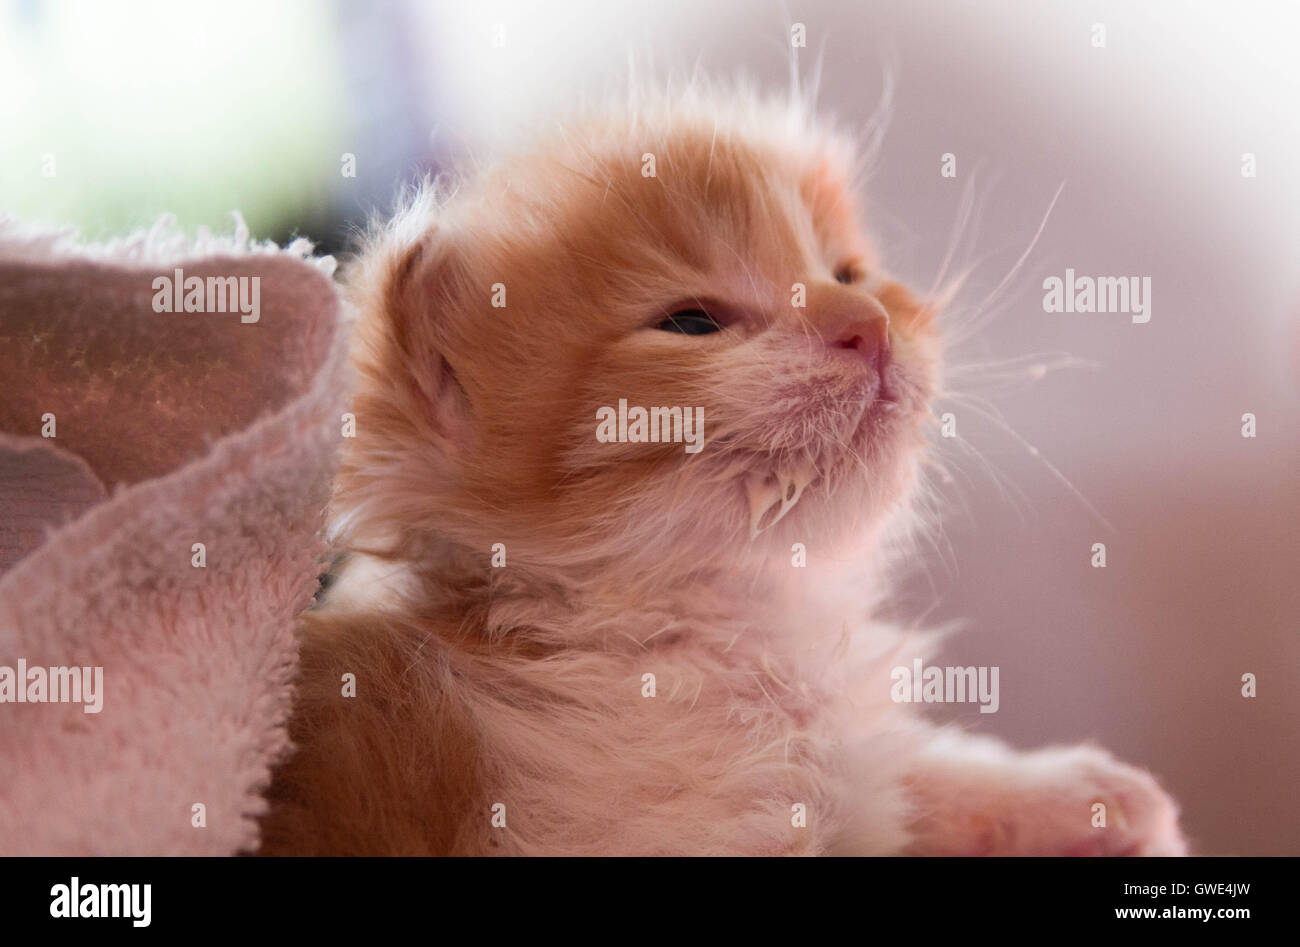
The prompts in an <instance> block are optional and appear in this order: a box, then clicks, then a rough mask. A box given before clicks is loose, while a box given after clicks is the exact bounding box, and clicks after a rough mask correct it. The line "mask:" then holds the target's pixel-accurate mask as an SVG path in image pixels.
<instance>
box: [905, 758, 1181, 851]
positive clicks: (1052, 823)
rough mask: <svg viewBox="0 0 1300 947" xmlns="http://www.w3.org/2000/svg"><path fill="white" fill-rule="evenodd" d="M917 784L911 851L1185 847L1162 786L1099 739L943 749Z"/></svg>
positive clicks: (1171, 803) (1175, 813)
mask: <svg viewBox="0 0 1300 947" xmlns="http://www.w3.org/2000/svg"><path fill="white" fill-rule="evenodd" d="M976 746H979V745H978V744H976ZM914 788H915V790H916V791H917V795H918V797H919V802H920V808H921V813H922V815H921V818H920V819H919V820H918V822H917V824H916V825H915V826H914V827H913V828H914V843H913V845H912V846H911V851H912V852H913V853H915V854H928V855H1067V856H1078V855H1111V856H1116V855H1186V854H1187V842H1186V841H1185V840H1184V838H1183V835H1182V832H1181V831H1180V830H1179V827H1178V806H1177V804H1176V803H1175V802H1174V801H1173V799H1172V798H1171V797H1170V796H1169V795H1168V793H1166V792H1165V791H1164V790H1163V789H1161V788H1160V786H1159V784H1158V783H1157V782H1156V781H1155V779H1154V778H1152V776H1151V775H1150V774H1149V773H1147V772H1145V771H1143V770H1141V769H1138V768H1137V767H1135V766H1130V765H1128V764H1127V763H1121V762H1120V761H1119V760H1117V759H1115V758H1114V757H1113V756H1111V755H1110V754H1109V753H1107V752H1106V751H1105V750H1100V749H1097V748H1095V747H1088V746H1077V747H1068V748H1060V749H1046V750H1037V751H1034V752H1030V753H1015V752H1013V751H1009V750H1006V749H1005V748H997V749H994V750H991V751H988V752H985V753H979V752H978V751H977V752H976V753H975V754H973V755H972V756H970V757H967V758H966V759H965V760H963V761H958V760H954V759H952V758H949V759H948V760H946V761H945V765H943V766H942V767H941V768H940V769H937V770H932V771H930V772H927V773H926V774H925V777H923V781H922V780H918V781H917V782H916V783H915V784H914Z"/></svg>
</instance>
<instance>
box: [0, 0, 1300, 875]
mask: <svg viewBox="0 0 1300 947" xmlns="http://www.w3.org/2000/svg"><path fill="white" fill-rule="evenodd" d="M796 23H801V24H803V25H804V27H805V29H806V34H807V48H806V49H802V50H799V51H798V52H799V65H800V70H801V72H802V73H803V74H804V75H805V77H811V76H812V75H813V74H814V73H815V72H817V70H818V67H817V62H818V60H819V59H820V62H821V66H820V73H821V96H820V101H821V103H822V105H823V107H824V108H825V110H826V111H828V112H829V113H832V114H834V115H836V116H838V117H839V118H840V119H842V120H843V122H844V123H845V124H847V125H848V126H850V127H854V128H859V129H864V130H865V129H866V128H867V125H868V121H869V119H870V116H871V115H872V114H873V112H875V110H876V108H877V106H878V105H879V103H880V100H881V95H882V90H883V88H884V85H885V82H884V78H883V77H884V75H885V72H886V66H888V67H889V69H890V71H891V73H892V76H893V82H894V94H893V117H892V122H891V124H890V127H889V131H888V134H887V136H886V137H885V139H884V145H883V149H882V152H881V155H880V159H879V161H878V163H877V168H876V171H875V174H874V176H873V178H872V180H871V182H870V189H869V210H870V221H869V225H870V226H871V227H872V228H873V230H874V231H875V232H876V233H877V234H878V235H879V237H880V239H881V243H882V245H883V248H884V252H885V256H886V259H887V261H888V262H889V263H890V265H891V267H892V269H893V270H895V271H896V272H897V273H898V274H900V275H901V276H903V277H905V278H908V279H910V280H911V281H913V282H914V283H916V284H918V285H919V286H920V287H921V288H927V287H929V286H930V285H931V284H932V282H933V280H934V278H935V276H936V275H937V273H938V272H939V270H940V267H941V265H942V262H943V260H944V258H945V256H946V255H947V253H948V248H949V245H950V243H951V242H952V241H953V239H954V236H956V237H958V242H957V251H956V260H955V263H956V265H957V266H958V267H959V268H960V267H966V266H971V267H973V268H974V269H973V274H972V276H971V277H970V279H969V281H968V282H967V284H966V287H965V289H964V290H963V292H962V294H961V296H960V297H959V299H958V302H957V304H956V306H955V308H954V313H953V319H954V324H963V325H970V324H972V322H971V320H976V319H977V320H978V321H977V322H975V323H974V324H977V325H979V326H980V327H981V328H980V331H979V332H978V333H976V334H975V336H974V337H973V338H972V339H971V340H970V341H969V342H967V343H964V344H963V345H962V346H961V347H960V348H959V349H958V350H957V351H955V352H954V353H953V361H954V366H955V368H954V371H953V373H952V376H951V379H950V380H951V387H952V388H953V392H954V397H953V398H952V399H951V400H950V401H947V402H945V403H943V404H941V405H939V406H938V410H939V411H941V412H942V411H951V412H952V413H953V415H954V417H955V419H956V425H957V432H958V435H959V437H958V438H957V439H953V440H951V441H941V443H940V449H941V454H942V461H943V464H944V466H945V467H946V468H947V470H948V471H949V473H950V475H951V479H950V482H948V483H946V484H945V485H944V486H943V487H942V488H941V496H940V497H939V498H938V500H937V504H938V508H939V509H940V510H941V511H942V520H941V523H940V526H939V528H938V529H937V530H936V531H934V533H933V536H932V540H931V541H930V542H928V543H926V544H923V547H922V549H923V554H922V555H921V556H919V557H918V559H917V561H916V562H915V563H912V564H911V566H912V568H911V569H910V574H911V577H912V581H911V585H910V586H909V588H908V589H907V591H906V594H905V595H904V596H903V597H902V599H901V601H900V605H899V613H900V615H902V616H904V617H908V618H910V619H914V620H919V619H924V621H926V622H929V623H946V622H953V621H959V622H960V624H961V626H962V628H963V631H962V632H961V634H959V635H957V636H955V637H954V638H953V639H952V640H951V644H950V645H949V646H948V648H947V650H946V652H945V654H944V655H943V656H941V658H940V660H941V662H942V663H949V664H952V663H959V664H977V665H998V666H999V667H1000V668H1001V707H1000V709H999V711H998V713H996V714H992V715H980V714H979V713H978V712H977V711H976V708H975V707H974V706H973V705H965V706H949V707H946V708H942V711H943V712H942V713H941V714H940V716H943V717H945V718H947V719H952V720H957V721H960V722H962V723H964V724H967V725H969V726H971V727H972V728H975V729H980V730H986V731H989V732H994V733H998V734H1001V735H1002V736H1004V737H1006V738H1007V739H1009V740H1010V741H1012V742H1013V743H1015V744H1017V745H1022V746H1031V745H1037V744H1041V743H1045V742H1067V741H1077V740H1082V739H1094V740H1096V741H1098V742H1100V743H1102V744H1104V745H1106V746H1108V747H1110V748H1111V749H1113V750H1114V751H1115V752H1116V753H1117V754H1118V755H1120V756H1122V757H1124V758H1126V759H1129V760H1131V761H1133V762H1137V763H1140V764H1142V765H1145V766H1148V767H1150V768H1151V769H1153V770H1154V771H1155V772H1156V773H1157V774H1158V775H1159V776H1160V777H1161V779H1162V780H1163V781H1164V782H1165V784H1166V785H1167V786H1168V787H1169V788H1170V790H1171V791H1172V792H1173V793H1174V795H1175V796H1177V797H1178V798H1179V799H1180V800H1181V802H1182V804H1183V808H1184V813H1185V819H1186V825H1187V828H1188V831H1189V832H1190V834H1191V836H1192V837H1193V840H1194V845H1195V847H1196V850H1197V851H1199V852H1201V853H1206V854H1240V855H1247V854H1259V855H1282V854H1289V855H1297V854H1300V818H1297V816H1296V814H1295V813H1296V806H1295V799H1294V794H1295V792H1296V788H1297V786H1298V785H1300V726H1298V724H1300V529H1298V528H1297V527H1298V526H1300V523H1298V519H1300V517H1298V513H1300V475H1298V473H1297V471H1300V386H1298V385H1297V377H1298V375H1300V252H1298V251H1300V57H1297V56H1296V52H1295V51H1296V49H1297V48H1298V47H1300V6H1297V5H1296V4H1294V3H1292V2H1287V0H1279V2H1275V3H1269V2H1238V3H1233V4H1225V3H1214V2H1199V0H1154V2H1152V0H1149V2H1144V3H1142V4H1128V3H1119V2H1103V0H1075V2H1071V3H1068V4H1067V3H1043V2H1041V0H993V2H979V3H977V2H973V0H898V2H850V0H825V2H796V0H789V2H786V3H768V2H754V0H689V2H670V0H656V2H638V0H630V2H629V0H624V2H619V3H607V2H597V0H570V2H563V3H560V2H555V3H547V4H534V3H531V2H527V0H513V2H492V0H479V2H475V3H459V2H446V3H440V2H414V0H413V2H377V3H352V2H333V3H327V2H308V0H271V2H267V0H261V2H256V3H253V2H240V0H219V2H188V3H185V4H171V3H156V4H150V3H111V4H110V3H90V2H87V3H45V2H39V0H0V88H3V89H4V90H5V92H6V94H5V95H4V96H2V97H0V209H2V210H5V211H8V212H9V213H11V214H14V215H15V216H18V217H20V218H24V219H27V220H31V221H45V222H51V223H63V224H73V225H76V226H78V227H80V228H81V230H82V231H83V233H84V234H85V235H86V236H87V237H91V238H102V237H105V236H109V235H114V234H121V233H124V232H126V231H128V230H130V229H131V228H133V227H138V226H145V225H148V224H149V223H150V222H152V221H153V220H154V219H155V217H156V216H157V215H158V214H159V213H161V212H172V213H175V214H176V215H177V216H178V217H179V219H180V222H181V223H182V225H184V226H185V227H187V228H190V229H193V228H196V227H197V226H199V225H207V226H211V227H214V228H217V229H224V230H229V228H230V217H229V212H230V211H231V210H232V209H239V210H240V211H241V212H242V213H243V214H244V216H245V217H246V219H247V220H248V222H249V225H250V227H251V229H252V231H253V233H254V234H255V235H256V236H259V237H272V238H275V239H277V240H281V241H283V240H285V239H287V238H288V237H289V236H291V235H295V234H301V235H303V236H307V237H309V238H311V239H313V240H314V241H316V242H317V244H318V245H319V246H320V247H321V248H322V249H323V250H324V251H326V252H338V251H342V250H344V249H345V248H346V246H347V243H348V239H349V235H350V234H351V233H352V232H353V231H354V230H355V228H356V227H357V226H359V225H360V224H362V223H363V222H364V221H365V219H366V218H367V216H369V215H370V214H371V213H372V212H374V211H376V210H378V211H383V210H385V209H387V208H388V207H389V206H390V204H391V201H392V198H393V196H394V194H395V193H396V192H397V189H398V187H399V186H400V185H401V184H402V183H403V182H405V181H408V180H410V179H411V178H412V177H414V176H415V175H417V174H418V173H420V172H421V171H423V170H428V169H434V170H436V169H437V168H439V167H441V166H443V165H444V164H445V163H447V162H448V161H449V160H451V159H452V158H453V157H454V156H458V155H466V154H470V155H472V154H475V153H477V152H476V149H478V148H480V147H487V146H490V145H499V144H503V143H504V144H509V143H510V142H512V141H513V140H515V138H516V137H517V136H519V135H520V134H521V132H522V131H523V130H524V129H526V128H528V127H530V126H532V125H534V124H536V123H537V122H538V121H542V122H545V121H546V119H547V118H548V117H549V116H551V115H553V114H558V113H562V112H563V111H564V110H565V109H566V108H568V107H570V106H571V105H572V103H574V102H575V101H577V100H579V99H581V98H582V97H584V96H593V95H600V94H602V93H603V92H605V91H607V90H609V89H611V88H613V87H616V86H621V85H623V84H625V82H626V79H627V73H628V62H629V58H630V57H631V58H634V59H635V60H636V61H637V62H638V63H642V64H650V65H653V67H655V68H656V69H657V71H658V72H660V73H666V72H668V71H671V70H673V69H678V70H681V69H685V70H687V71H689V70H690V69H693V68H696V67H698V68H699V69H701V70H702V71H703V72H706V73H709V74H713V75H721V76H731V75H735V74H737V73H744V74H747V75H749V76H752V77H755V78H757V79H759V80H761V81H763V82H764V83H766V84H767V85H769V86H770V87H772V88H774V89H782V88H785V87H786V85H787V83H788V72H789V59H790V53H791V42H790V35H791V33H790V28H791V25H792V24H796ZM1098 24H1100V25H1102V26H1104V37H1105V39H1104V42H1105V45H1104V46H1100V45H1097V39H1098V32H1097V30H1096V26H1097V25H1098ZM945 154H951V155H954V156H955V159H956V169H957V175H956V177H952V178H948V177H943V176H942V175H941V174H940V169H941V161H942V156H943V155H945ZM1248 154H1249V155H1253V156H1254V162H1255V167H1256V174H1255V176H1253V177H1249V176H1244V175H1243V166H1244V162H1245V161H1246V160H1247V159H1245V158H1244V157H1243V156H1245V155H1248ZM349 172H352V173H349ZM1062 185H1063V189H1062V190H1061V194H1060V198H1059V200H1058V201H1057V203H1056V205H1055V207H1054V209H1053V210H1052V212H1051V214H1050V215H1049V216H1047V219H1046V223H1045V225H1044V226H1043V229H1042V234H1041V236H1040V238H1039V239H1038V241H1037V243H1036V244H1035V245H1034V248H1033V250H1032V252H1031V253H1030V254H1029V255H1028V257H1027V259H1026V260H1025V263H1024V265H1023V266H1022V267H1021V268H1020V269H1019V270H1018V271H1015V273H1014V275H1013V276H1012V278H1011V279H1010V280H1009V281H1008V283H1007V285H1006V286H1005V287H1004V288H1003V289H1001V290H1000V291H999V292H997V294H996V296H995V298H994V301H993V304H992V305H991V306H987V307H983V308H980V307H979V306H977V304H978V303H979V302H980V301H981V300H982V299H984V297H985V296H986V295H987V294H989V293H990V292H991V291H993V290H994V289H995V288H996V287H998V286H999V284H1000V283H1001V282H1002V280H1003V277H1004V276H1006V275H1007V274H1008V272H1010V271H1012V269H1013V267H1014V265H1015V263H1016V261H1017V259H1018V258H1019V257H1020V256H1021V254H1022V253H1023V252H1024V251H1025V249H1026V248H1027V247H1029V246H1030V244H1031V242H1032V241H1033V238H1034V235H1035V233H1036V231H1037V230H1038V229H1039V226H1040V224H1042V222H1043V219H1044V216H1045V215H1046V214H1047V211H1048V208H1049V206H1050V205H1051V203H1052V197H1053V195H1054V194H1055V193H1056V191H1057V189H1058V187H1061V186H1062ZM967 208H970V209H972V211H973V212H972V213H970V214H969V215H968V214H967V213H966V209H967ZM963 219H966V220H967V223H966V225H965V226H964V227H962V228H961V229H960V230H958V229H957V225H958V222H959V221H960V220H963ZM1067 267H1069V268H1072V269H1074V270H1075V271H1076V273H1078V274H1080V275H1091V276H1102V275H1105V276H1150V277H1151V279H1152V298H1151V304H1152V308H1151V320H1150V322H1149V323H1147V324H1145V325H1141V324H1134V323H1132V322H1131V321H1130V318H1129V317H1128V316H1126V315H1124V314H1109V315H1108V314H1076V313H1059V314H1057V313H1046V312H1044V311H1043V305H1042V299H1043V289H1042V283H1043V280H1044V279H1045V278H1047V277H1049V276H1058V277H1059V276H1063V275H1064V271H1065V269H1066V268H1067ZM1062 353H1064V354H1065V355H1068V356H1069V358H1068V359H1062V358H1060V355H1061V354H1062ZM1039 364H1042V365H1049V366H1051V365H1065V367H1061V368H1060V369H1059V370H1055V371H1048V372H1047V373H1046V374H1043V373H1042V372H1041V371H1040V372H1034V371H1032V366H1034V365H1039ZM962 366H965V367H964V368H963V367H962ZM1036 376H1041V377H1036ZM1247 412H1250V413H1253V414H1254V415H1255V416H1256V419H1257V421H1256V423H1257V436H1256V437H1255V438H1244V437H1242V435H1241V429H1242V415H1243V414H1245V413H1247ZM1029 445H1032V447H1033V450H1032V451H1031V450H1030V447H1029ZM1035 452H1036V453H1035ZM1067 482H1068V483H1067ZM1097 542H1103V543H1105V544H1106V548H1107V566H1106V567H1105V568H1093V567H1092V566H1091V564H1090V562H1091V559H1092V546H1093V544H1094V543H1097ZM1247 673H1250V674H1254V675H1256V677H1257V679H1258V696H1257V697H1255V698H1253V699H1249V698H1245V697H1243V696H1242V693H1241V688H1242V683H1241V678H1242V675H1243V674H1247Z"/></svg>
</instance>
